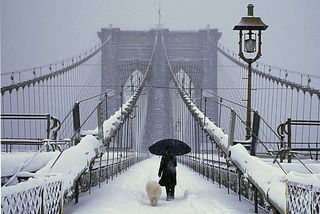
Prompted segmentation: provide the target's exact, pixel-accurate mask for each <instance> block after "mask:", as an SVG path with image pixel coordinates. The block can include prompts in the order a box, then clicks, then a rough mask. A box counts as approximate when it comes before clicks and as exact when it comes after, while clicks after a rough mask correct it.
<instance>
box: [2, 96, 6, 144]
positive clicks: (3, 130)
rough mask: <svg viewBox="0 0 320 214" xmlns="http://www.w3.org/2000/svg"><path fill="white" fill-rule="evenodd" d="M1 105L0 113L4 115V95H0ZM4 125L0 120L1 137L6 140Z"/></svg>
mask: <svg viewBox="0 0 320 214" xmlns="http://www.w3.org/2000/svg"><path fill="white" fill-rule="evenodd" d="M1 95H2V96H1V103H2V109H1V113H5V108H4V94H1ZM5 127H6V124H5V123H4V120H1V129H2V134H1V136H2V137H3V138H6V129H5Z"/></svg>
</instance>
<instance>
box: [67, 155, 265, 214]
mask: <svg viewBox="0 0 320 214" xmlns="http://www.w3.org/2000/svg"><path fill="white" fill-rule="evenodd" d="M159 163H160V158H159V157H152V158H150V159H147V160H145V161H142V162H140V163H138V164H136V165H134V166H133V167H131V168H130V169H129V170H128V171H126V172H124V173H123V174H121V175H119V176H118V177H117V178H115V179H114V180H110V182H109V183H108V184H105V183H103V184H102V185H101V188H100V189H99V188H98V187H94V188H93V189H92V192H91V194H89V193H88V192H86V193H83V194H82V195H81V196H80V199H79V203H78V204H76V205H75V204H74V202H70V203H68V204H66V205H65V208H64V213H66V214H70V213H77V214H82V213H83V214H87V213H95V214H96V213H97V214H100V213H109V214H111V213H139V214H140V213H146V214H149V213H152V214H157V213H159V214H160V213H161V214H163V213H166V214H170V213H174V214H178V213H183V214H188V213H193V214H194V213H199V214H200V213H201V214H205V213H219V214H220V213H253V210H254V207H253V204H251V203H250V202H248V201H246V200H244V199H243V200H242V202H239V201H238V198H237V195H236V194H234V193H230V194H227V190H226V189H225V188H221V189H220V188H219V187H218V185H217V184H212V181H207V179H205V178H203V177H202V176H199V174H197V173H195V172H192V171H191V170H190V169H188V168H186V167H185V166H183V165H181V164H178V167H177V181H178V185H177V186H176V194H175V195H176V199H175V200H173V201H166V200H165V198H166V194H165V189H164V188H162V194H161V198H160V201H159V204H158V206H156V207H152V206H151V205H150V203H149V200H148V197H147V194H146V192H145V185H146V183H147V182H148V181H149V180H159V178H158V177H157V173H158V166H159ZM259 213H263V212H259Z"/></svg>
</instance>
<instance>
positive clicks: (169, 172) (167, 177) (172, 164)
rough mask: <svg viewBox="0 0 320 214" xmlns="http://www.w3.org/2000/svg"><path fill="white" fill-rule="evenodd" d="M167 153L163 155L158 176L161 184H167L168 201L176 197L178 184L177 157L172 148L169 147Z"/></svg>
mask: <svg viewBox="0 0 320 214" xmlns="http://www.w3.org/2000/svg"><path fill="white" fill-rule="evenodd" d="M165 151H166V152H165V155H163V156H162V157H161V162H160V167H159V172H158V176H159V177H161V178H160V180H159V184H160V186H165V188H166V193H167V201H170V200H172V199H174V189H175V186H176V185H177V178H176V176H177V172H176V167H177V158H176V156H175V155H174V154H173V153H172V151H171V148H170V147H167V148H166V150H165Z"/></svg>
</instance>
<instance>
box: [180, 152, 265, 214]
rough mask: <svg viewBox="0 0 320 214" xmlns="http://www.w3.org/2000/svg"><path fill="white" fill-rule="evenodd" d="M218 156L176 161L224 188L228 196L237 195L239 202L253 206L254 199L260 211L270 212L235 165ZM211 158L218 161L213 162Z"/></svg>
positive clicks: (188, 157)
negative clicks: (243, 200) (231, 193)
mask: <svg viewBox="0 0 320 214" xmlns="http://www.w3.org/2000/svg"><path fill="white" fill-rule="evenodd" d="M219 155H220V154H214V155H212V158H211V157H209V159H205V160H201V159H199V158H196V157H194V156H183V157H181V158H178V161H179V162H180V163H181V164H184V165H186V166H188V167H189V168H190V169H192V170H193V171H195V172H198V173H199V174H200V175H202V176H203V177H206V178H207V179H208V180H211V181H212V182H213V183H217V184H218V186H219V188H221V186H224V187H225V188H226V191H227V193H228V194H230V191H232V192H234V193H236V194H238V199H239V201H241V200H242V197H244V198H246V199H247V200H250V201H251V202H252V203H253V205H254V203H255V201H254V200H255V197H256V200H257V202H256V203H257V206H258V207H259V208H260V209H264V210H266V211H268V212H271V207H270V204H269V203H268V202H267V200H266V199H265V198H264V197H263V194H261V193H260V192H259V191H257V192H256V190H255V188H254V186H253V184H252V183H251V182H250V181H249V180H248V178H246V177H245V176H244V175H243V174H242V173H241V172H240V171H239V170H238V169H237V167H236V166H235V165H233V164H232V163H231V162H229V161H227V160H226V159H224V158H223V157H219ZM210 156H211V155H210ZM213 157H214V158H215V159H218V160H214V159H213Z"/></svg>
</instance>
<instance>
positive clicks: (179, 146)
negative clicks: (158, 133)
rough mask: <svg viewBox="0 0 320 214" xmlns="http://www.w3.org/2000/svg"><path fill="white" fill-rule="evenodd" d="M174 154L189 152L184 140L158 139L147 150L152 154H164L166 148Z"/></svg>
mask: <svg viewBox="0 0 320 214" xmlns="http://www.w3.org/2000/svg"><path fill="white" fill-rule="evenodd" d="M167 148H170V151H171V152H172V154H174V155H176V156H177V155H184V154H187V153H189V152H191V148H190V147H189V146H188V145H187V144H185V143H184V142H182V141H180V140H177V139H164V140H160V141H158V142H156V143H154V144H153V145H151V146H150V147H149V151H150V152H151V153H152V154H154V155H165V154H166V149H167Z"/></svg>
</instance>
